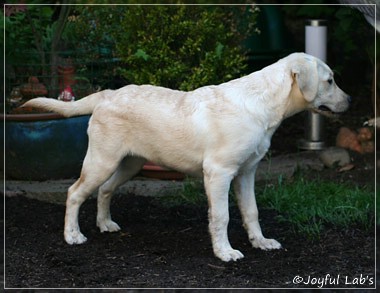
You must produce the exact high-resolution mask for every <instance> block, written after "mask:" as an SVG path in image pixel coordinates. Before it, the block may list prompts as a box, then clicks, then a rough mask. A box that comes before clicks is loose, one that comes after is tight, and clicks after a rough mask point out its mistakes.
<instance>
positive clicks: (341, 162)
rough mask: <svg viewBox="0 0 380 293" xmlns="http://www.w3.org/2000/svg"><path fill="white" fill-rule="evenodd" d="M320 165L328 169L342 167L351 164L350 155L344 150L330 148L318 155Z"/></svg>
mask: <svg viewBox="0 0 380 293" xmlns="http://www.w3.org/2000/svg"><path fill="white" fill-rule="evenodd" d="M319 158H320V160H321V161H322V163H323V164H324V165H325V166H326V167H328V168H334V167H343V166H346V165H347V164H349V163H351V158H350V154H349V153H348V151H347V150H346V149H344V148H340V147H330V148H327V149H325V150H323V151H322V152H321V153H320V155H319Z"/></svg>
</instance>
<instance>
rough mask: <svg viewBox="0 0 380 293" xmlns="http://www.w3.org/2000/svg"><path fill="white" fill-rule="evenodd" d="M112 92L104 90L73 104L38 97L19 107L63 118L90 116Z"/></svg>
mask: <svg viewBox="0 0 380 293" xmlns="http://www.w3.org/2000/svg"><path fill="white" fill-rule="evenodd" d="M111 92H112V90H104V91H101V92H97V93H94V94H91V95H89V96H87V97H84V98H83V99H80V100H78V101H75V102H64V101H59V100H56V99H51V98H45V97H39V98H35V99H32V100H29V101H27V102H26V103H25V104H23V105H22V106H21V107H33V108H37V109H42V110H47V111H52V112H55V113H58V114H61V115H62V116H65V117H72V116H80V115H88V114H92V112H93V111H94V108H95V107H96V105H97V104H99V103H100V102H101V101H102V100H103V99H106V98H107V97H108V96H109V95H110V93H111Z"/></svg>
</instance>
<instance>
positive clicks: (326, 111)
mask: <svg viewBox="0 0 380 293" xmlns="http://www.w3.org/2000/svg"><path fill="white" fill-rule="evenodd" d="M312 111H313V112H315V113H318V114H321V115H323V116H327V117H330V118H336V117H337V116H339V115H340V114H341V113H342V112H334V111H332V110H331V109H330V108H329V107H327V106H325V105H321V106H319V107H318V108H313V109H312Z"/></svg>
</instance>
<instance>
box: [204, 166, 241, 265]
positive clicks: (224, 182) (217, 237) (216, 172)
mask: <svg viewBox="0 0 380 293" xmlns="http://www.w3.org/2000/svg"><path fill="white" fill-rule="evenodd" d="M232 178H233V176H232V175H231V172H228V171H223V170H222V169H221V168H213V169H207V170H204V183H205V188H206V193H207V197H208V202H209V229H210V234H211V241H212V247H213V250H214V254H215V256H217V257H218V258H220V259H221V260H223V261H231V260H233V261H235V260H237V259H239V258H243V257H244V256H243V254H242V253H241V252H240V251H239V250H235V249H233V248H232V247H231V244H230V242H229V240H228V235H227V226H228V221H229V214H228V191H229V188H230V183H231V180H232Z"/></svg>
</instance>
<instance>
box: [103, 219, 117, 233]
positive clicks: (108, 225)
mask: <svg viewBox="0 0 380 293" xmlns="http://www.w3.org/2000/svg"><path fill="white" fill-rule="evenodd" d="M97 226H98V227H99V229H100V232H101V233H103V232H117V231H120V227H119V225H118V224H116V223H115V222H114V221H112V220H103V221H100V220H98V221H97Z"/></svg>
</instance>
